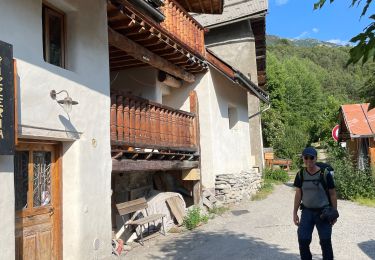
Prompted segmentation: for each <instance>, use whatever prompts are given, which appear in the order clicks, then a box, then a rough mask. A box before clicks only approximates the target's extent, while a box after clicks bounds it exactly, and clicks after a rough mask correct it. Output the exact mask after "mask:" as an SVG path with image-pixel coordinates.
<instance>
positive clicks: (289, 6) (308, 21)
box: [266, 0, 375, 44]
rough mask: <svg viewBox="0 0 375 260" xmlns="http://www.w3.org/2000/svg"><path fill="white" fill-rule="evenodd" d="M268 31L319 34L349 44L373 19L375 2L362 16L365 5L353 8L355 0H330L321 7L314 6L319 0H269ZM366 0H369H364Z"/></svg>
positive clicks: (293, 36) (288, 34) (287, 34)
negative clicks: (351, 5)
mask: <svg viewBox="0 0 375 260" xmlns="http://www.w3.org/2000/svg"><path fill="white" fill-rule="evenodd" d="M268 1H269V9H268V15H267V18H266V19H267V20H266V24H267V34H271V35H277V36H280V37H285V38H290V39H304V38H315V39H319V40H323V41H330V42H334V43H338V44H346V43H347V42H348V41H349V40H350V39H351V38H352V37H353V36H355V35H357V34H358V33H360V32H362V30H363V29H364V28H365V27H366V26H367V25H368V24H369V23H370V20H369V19H368V17H369V16H370V15H371V14H374V13H375V3H373V4H372V6H371V7H370V8H369V10H368V11H367V14H366V15H365V16H364V17H362V19H360V14H361V12H362V7H363V6H362V5H360V6H359V7H352V8H350V3H351V0H336V1H335V2H333V3H332V4H329V0H327V3H326V4H325V6H324V7H323V8H322V9H320V10H313V6H314V3H315V2H318V0H268ZM362 2H365V0H362Z"/></svg>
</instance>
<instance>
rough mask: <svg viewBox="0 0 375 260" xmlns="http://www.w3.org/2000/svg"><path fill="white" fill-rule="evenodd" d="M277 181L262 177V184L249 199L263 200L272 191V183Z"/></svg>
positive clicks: (277, 182)
mask: <svg viewBox="0 0 375 260" xmlns="http://www.w3.org/2000/svg"><path fill="white" fill-rule="evenodd" d="M279 183H281V182H280V181H275V180H270V179H264V182H263V183H262V186H261V187H260V189H259V191H258V192H257V193H256V194H255V195H254V196H252V197H251V200H263V199H265V198H267V196H268V195H269V194H271V193H272V191H273V189H274V187H273V186H274V184H279Z"/></svg>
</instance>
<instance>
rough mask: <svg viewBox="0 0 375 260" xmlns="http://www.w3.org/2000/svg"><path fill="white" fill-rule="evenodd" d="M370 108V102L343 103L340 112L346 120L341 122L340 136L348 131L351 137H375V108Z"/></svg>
mask: <svg viewBox="0 0 375 260" xmlns="http://www.w3.org/2000/svg"><path fill="white" fill-rule="evenodd" d="M368 108H369V104H368V103H365V104H351V105H342V106H341V109H340V113H341V117H342V119H343V121H344V122H341V124H340V133H339V137H340V135H341V136H344V135H345V134H346V132H347V134H348V137H349V136H350V137H351V138H359V137H372V136H374V137H375V109H371V110H368ZM343 123H345V125H344V124H343ZM342 128H344V129H342ZM343 139H345V138H343Z"/></svg>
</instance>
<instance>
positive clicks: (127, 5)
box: [108, 0, 204, 60]
mask: <svg viewBox="0 0 375 260" xmlns="http://www.w3.org/2000/svg"><path fill="white" fill-rule="evenodd" d="M118 1H120V2H121V3H122V7H123V8H126V9H128V10H129V11H130V12H131V13H133V14H134V15H135V17H139V18H140V19H141V20H142V21H144V22H145V23H147V24H148V26H149V27H150V28H152V29H153V30H155V31H158V32H160V33H161V34H163V35H164V36H166V37H167V38H169V39H171V40H172V41H173V42H175V43H176V44H177V45H179V46H181V48H183V49H185V50H186V51H187V52H189V53H191V54H192V55H194V56H197V57H198V58H200V59H202V60H204V57H203V56H204V53H203V54H202V53H198V52H197V51H195V50H193V49H192V48H191V47H190V46H188V45H187V44H186V43H184V42H182V41H181V40H180V39H178V38H177V37H175V36H174V35H173V34H172V33H170V32H169V31H167V30H166V29H165V28H163V27H162V26H161V25H160V24H158V23H156V22H154V21H153V20H152V19H151V18H149V17H147V16H146V15H144V14H142V13H141V12H139V11H138V10H137V9H136V8H135V7H133V6H132V5H131V4H130V3H129V2H127V1H125V0H118ZM108 2H109V3H111V4H112V0H108ZM176 4H178V3H176ZM178 5H179V4H178ZM181 8H182V7H181ZM123 15H126V14H125V13H123ZM187 15H189V18H190V19H191V20H192V21H193V22H195V23H196V25H197V26H198V27H199V28H200V29H202V30H204V27H203V26H202V25H201V24H200V23H199V22H198V21H196V20H195V19H194V18H193V17H192V16H191V15H190V14H188V13H187Z"/></svg>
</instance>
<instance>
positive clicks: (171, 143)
mask: <svg viewBox="0 0 375 260" xmlns="http://www.w3.org/2000/svg"><path fill="white" fill-rule="evenodd" d="M172 113H173V111H168V145H169V146H173V133H172Z"/></svg>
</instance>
